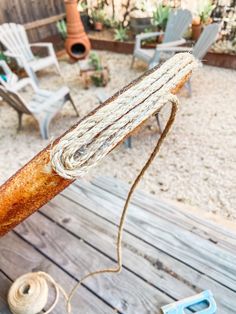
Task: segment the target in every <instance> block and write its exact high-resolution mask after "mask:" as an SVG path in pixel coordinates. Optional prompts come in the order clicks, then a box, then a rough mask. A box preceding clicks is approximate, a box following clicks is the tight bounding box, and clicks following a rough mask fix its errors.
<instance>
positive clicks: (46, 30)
mask: <svg viewBox="0 0 236 314" xmlns="http://www.w3.org/2000/svg"><path fill="white" fill-rule="evenodd" d="M64 16H65V6H64V0H50V1H48V0H41V1H34V0H21V1H18V0H12V1H9V0H1V1H0V23H1V24H2V23H20V24H24V25H26V29H27V30H28V35H29V39H30V41H33V42H35V41H40V40H41V39H44V38H46V37H50V36H53V35H55V34H56V33H57V29H56V27H55V25H53V23H55V22H56V21H58V20H59V19H60V18H63V17H64Z"/></svg>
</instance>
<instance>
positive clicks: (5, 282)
mask: <svg viewBox="0 0 236 314" xmlns="http://www.w3.org/2000/svg"><path fill="white" fill-rule="evenodd" d="M11 283H12V282H11V281H10V280H9V279H8V278H7V277H6V276H5V275H4V274H3V273H2V272H1V271H0V314H11V312H10V311H9V309H8V306H7V293H8V290H9V288H10V286H11Z"/></svg>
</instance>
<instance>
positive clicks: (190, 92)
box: [185, 79, 192, 97]
mask: <svg viewBox="0 0 236 314" xmlns="http://www.w3.org/2000/svg"><path fill="white" fill-rule="evenodd" d="M185 87H186V88H187V90H188V93H189V96H190V97H191V96H192V85H191V81H190V79H189V80H188V81H187V83H186V84H185Z"/></svg>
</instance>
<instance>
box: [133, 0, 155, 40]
mask: <svg viewBox="0 0 236 314" xmlns="http://www.w3.org/2000/svg"><path fill="white" fill-rule="evenodd" d="M151 14H152V7H151V5H150V4H149V1H148V0H143V1H141V3H137V4H136V6H135V7H133V8H131V9H130V28H131V30H132V31H133V33H134V34H135V35H136V34H139V33H142V32H143V31H144V30H145V29H147V28H150V26H151Z"/></svg>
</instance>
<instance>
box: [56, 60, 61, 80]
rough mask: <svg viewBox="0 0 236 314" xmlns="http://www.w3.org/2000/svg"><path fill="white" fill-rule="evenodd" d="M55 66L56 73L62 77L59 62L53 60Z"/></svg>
mask: <svg viewBox="0 0 236 314" xmlns="http://www.w3.org/2000/svg"><path fill="white" fill-rule="evenodd" d="M55 66H56V68H57V72H58V74H59V75H60V76H61V77H62V73H61V69H60V66H59V63H58V61H57V60H55Z"/></svg>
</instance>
